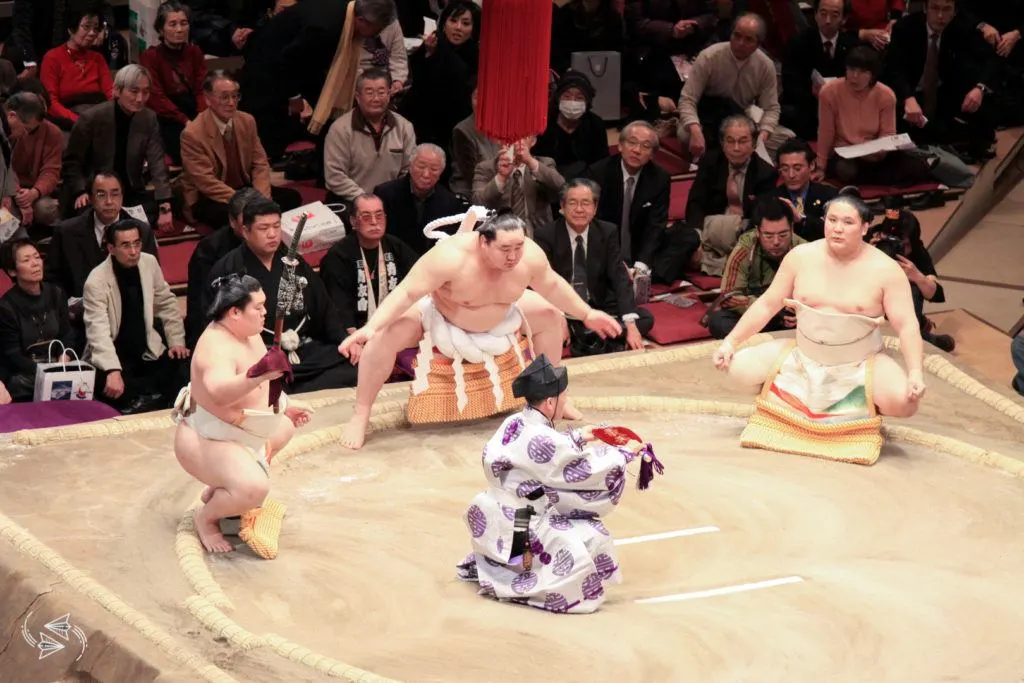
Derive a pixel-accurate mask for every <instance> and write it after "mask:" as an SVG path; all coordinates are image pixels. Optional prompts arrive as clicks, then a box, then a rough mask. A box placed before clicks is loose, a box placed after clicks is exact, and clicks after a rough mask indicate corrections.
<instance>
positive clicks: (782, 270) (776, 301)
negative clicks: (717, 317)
mask: <svg viewBox="0 0 1024 683" xmlns="http://www.w3.org/2000/svg"><path fill="white" fill-rule="evenodd" d="M805 246H806V245H799V246H797V247H794V248H793V249H791V250H790V252H789V253H788V254H786V256H785V257H784V258H783V259H782V263H781V265H779V271H778V272H777V273H776V274H775V277H774V278H772V283H771V284H770V285H769V286H768V289H767V291H765V293H764V294H762V295H761V296H759V297H757V299H755V300H754V303H752V304H751V305H750V308H748V309H747V312H746V313H744V314H743V316H742V317H741V318H740V319H739V322H737V323H736V327H734V328H732V332H730V333H729V334H728V335H726V337H725V339H724V340H722V344H723V345H726V344H728V345H729V346H731V347H732V348H733V349H735V348H736V347H738V346H739V345H740V344H742V343H743V342H745V341H746V340H747V339H749V338H750V337H751V336H752V335H754V334H757V333H758V332H760V331H761V330H762V329H764V326H765V325H767V324H768V321H769V320H771V319H772V318H774V317H775V316H776V315H777V314H778V312H779V311H781V310H782V307H783V306H784V305H785V304H786V299H788V298H789V297H791V296H792V295H793V283H794V282H795V281H796V271H797V268H798V266H799V262H800V258H801V257H802V250H803V248H804V247H805Z"/></svg>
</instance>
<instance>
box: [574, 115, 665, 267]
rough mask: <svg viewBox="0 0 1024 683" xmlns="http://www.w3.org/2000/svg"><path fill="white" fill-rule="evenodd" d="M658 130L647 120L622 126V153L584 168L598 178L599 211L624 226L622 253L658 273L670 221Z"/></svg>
mask: <svg viewBox="0 0 1024 683" xmlns="http://www.w3.org/2000/svg"><path fill="white" fill-rule="evenodd" d="M656 149H658V133H657V131H655V130H654V126H652V125H651V124H649V123H647V122H646V121H633V122H632V123H630V124H628V125H627V126H626V127H625V128H623V129H622V133H621V135H620V136H619V153H618V154H616V155H614V156H610V157H608V158H607V159H602V160H601V161H598V162H597V163H595V164H593V165H591V166H590V168H588V169H587V171H586V173H585V174H584V175H585V176H586V177H587V178H590V179H591V180H593V181H594V182H596V183H597V184H598V186H599V187H600V188H601V196H600V199H599V204H598V207H597V217H598V218H599V219H600V220H602V221H606V222H608V223H611V224H612V225H615V226H616V227H617V228H618V234H619V255H620V256H621V257H622V260H623V261H625V262H626V263H627V264H630V266H631V268H632V269H634V270H639V271H640V272H642V273H644V272H646V273H651V272H652V271H653V272H655V274H658V273H657V265H658V264H657V263H656V261H657V255H658V249H659V247H660V246H661V244H662V239H663V237H664V234H665V227H666V225H667V223H668V204H669V190H670V187H669V185H670V178H669V175H668V173H666V172H665V171H664V170H663V169H662V168H661V167H659V166H658V165H657V164H655V163H654V162H653V161H651V157H652V156H654V150H656Z"/></svg>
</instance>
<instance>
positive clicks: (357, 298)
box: [320, 194, 419, 360]
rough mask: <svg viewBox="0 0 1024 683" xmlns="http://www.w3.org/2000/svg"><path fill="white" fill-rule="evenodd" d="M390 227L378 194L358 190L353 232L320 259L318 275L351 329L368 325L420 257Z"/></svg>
mask: <svg viewBox="0 0 1024 683" xmlns="http://www.w3.org/2000/svg"><path fill="white" fill-rule="evenodd" d="M386 230H387V215H386V214H385V213H384V205H383V203H382V202H381V200H380V197H378V196H376V195H372V194H363V195H359V196H358V197H356V198H355V201H354V202H353V204H352V232H350V233H349V234H348V235H346V236H345V239H343V240H341V241H340V242H338V243H336V244H335V245H334V246H332V247H331V249H330V251H328V252H327V254H326V255H324V258H323V260H322V261H321V262H320V275H321V277H323V279H324V284H325V285H326V286H327V293H328V294H329V295H330V297H331V299H332V300H333V301H334V305H335V307H336V308H337V309H338V312H339V313H340V314H341V319H342V324H343V325H344V326H345V330H346V332H347V333H352V332H355V331H356V330H358V329H359V328H360V327H362V326H363V325H365V324H366V319H367V318H368V317H369V316H371V315H373V312H374V311H375V310H377V307H378V306H380V302H381V301H383V300H384V297H385V296H387V295H388V293H389V292H392V291H394V289H395V287H397V286H398V283H399V282H401V281H402V280H403V279H405V276H406V274H407V273H408V272H409V269H410V268H412V266H413V264H414V263H416V259H417V258H419V254H417V253H416V252H415V251H414V250H413V249H412V247H410V246H409V245H408V244H406V243H405V242H403V241H402V240H400V239H398V238H397V237H393V236H391V235H387V234H385V231H386ZM356 360H358V357H357V358H356Z"/></svg>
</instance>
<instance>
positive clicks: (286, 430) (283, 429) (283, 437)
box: [270, 418, 295, 453]
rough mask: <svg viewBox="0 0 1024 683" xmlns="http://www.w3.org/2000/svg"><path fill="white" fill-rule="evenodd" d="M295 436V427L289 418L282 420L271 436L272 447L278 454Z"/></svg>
mask: <svg viewBox="0 0 1024 683" xmlns="http://www.w3.org/2000/svg"><path fill="white" fill-rule="evenodd" d="M293 436H295V425H294V424H292V421H291V420H289V419H287V418H286V419H284V420H281V422H280V424H279V425H278V427H277V429H275V430H274V433H273V434H271V435H270V447H271V448H272V449H273V450H274V452H275V453H277V452H278V451H280V450H281V449H282V448H284V447H285V446H287V445H288V442H289V441H291V440H292V437H293Z"/></svg>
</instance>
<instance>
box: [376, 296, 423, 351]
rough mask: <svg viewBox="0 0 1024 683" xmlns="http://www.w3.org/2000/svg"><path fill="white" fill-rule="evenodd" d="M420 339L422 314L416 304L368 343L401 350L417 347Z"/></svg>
mask: <svg viewBox="0 0 1024 683" xmlns="http://www.w3.org/2000/svg"><path fill="white" fill-rule="evenodd" d="M420 339H423V314H422V313H420V305H419V303H418V302H417V303H415V304H413V305H412V306H411V307H410V308H409V310H408V311H406V312H405V313H403V314H402V315H401V316H399V317H398V319H397V320H395V321H394V322H393V323H391V324H390V325H388V326H387V328H386V329H383V330H381V331H380V332H378V333H377V334H376V335H374V337H373V339H371V340H370V343H371V344H374V343H376V344H384V345H386V346H388V347H390V348H394V349H397V350H401V349H409V348H412V347H414V346H416V345H418V344H419V343H420Z"/></svg>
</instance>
